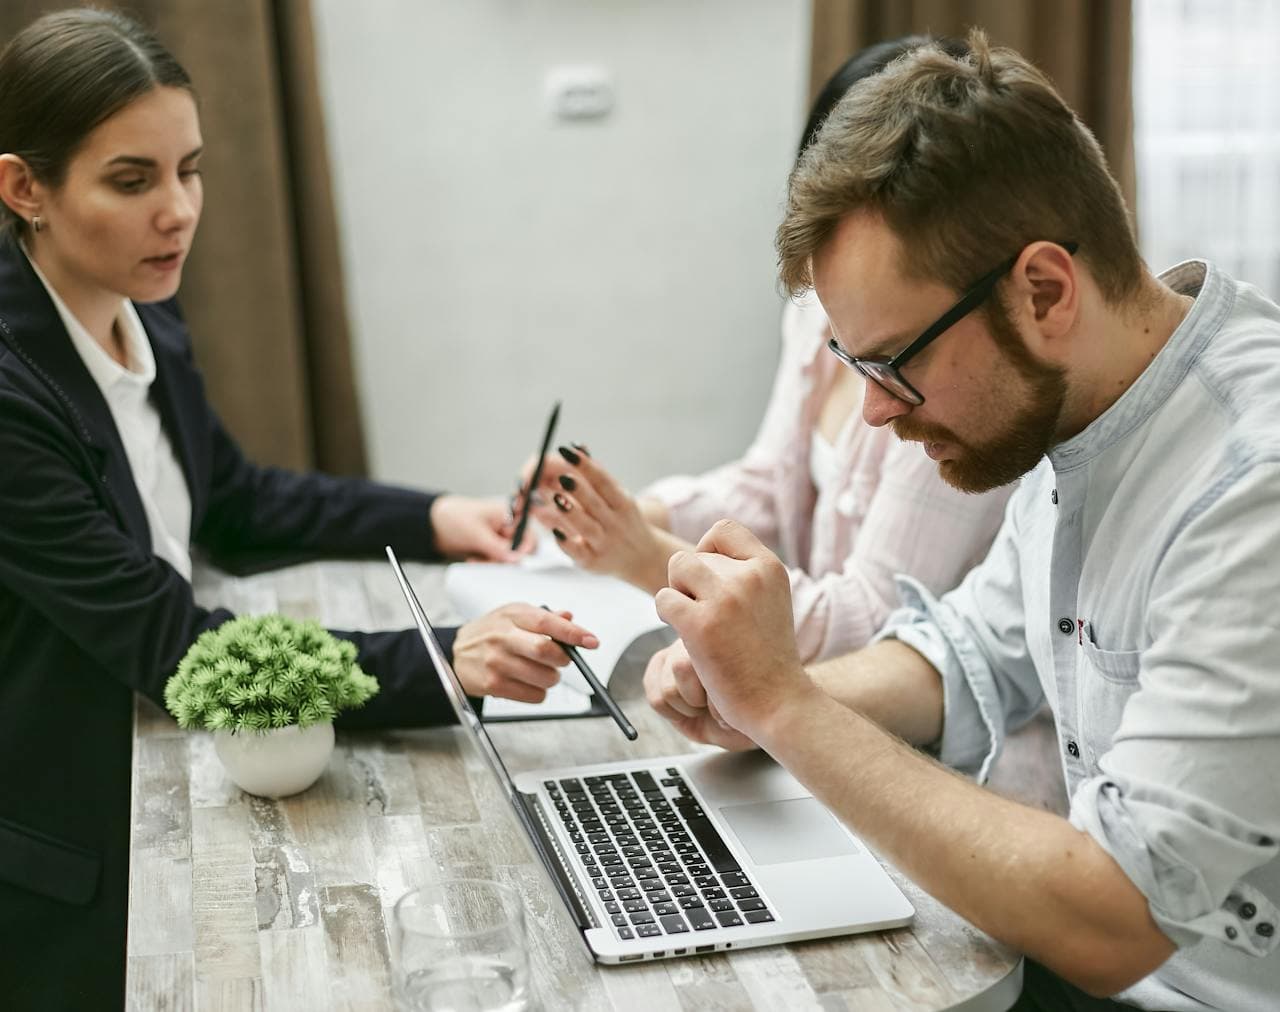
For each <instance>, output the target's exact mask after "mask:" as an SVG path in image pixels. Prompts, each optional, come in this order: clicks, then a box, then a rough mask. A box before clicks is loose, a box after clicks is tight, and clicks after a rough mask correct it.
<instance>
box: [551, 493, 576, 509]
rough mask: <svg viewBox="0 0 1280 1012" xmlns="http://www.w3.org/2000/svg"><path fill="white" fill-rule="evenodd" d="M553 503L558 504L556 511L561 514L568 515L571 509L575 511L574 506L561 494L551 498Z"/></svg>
mask: <svg viewBox="0 0 1280 1012" xmlns="http://www.w3.org/2000/svg"><path fill="white" fill-rule="evenodd" d="M551 501H552V502H554V503H555V504H556V509H558V510H559V511H560V512H561V513H568V512H569V511H570V510H571V509H573V504H572V503H571V502H569V500H568V499H566V498H565V497H564V496H562V495H561V494H560V493H559V492H557V493H556V494H555V495H553V496H552V497H551Z"/></svg>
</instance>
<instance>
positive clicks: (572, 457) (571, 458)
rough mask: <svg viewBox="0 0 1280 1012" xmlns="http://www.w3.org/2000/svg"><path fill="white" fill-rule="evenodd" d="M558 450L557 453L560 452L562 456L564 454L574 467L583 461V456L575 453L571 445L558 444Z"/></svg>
mask: <svg viewBox="0 0 1280 1012" xmlns="http://www.w3.org/2000/svg"><path fill="white" fill-rule="evenodd" d="M556 452H557V453H559V454H560V456H562V457H563V458H564V459H565V460H567V461H568V462H569V463H570V464H572V465H573V466H574V467H577V466H578V465H579V464H581V463H582V458H581V457H579V456H578V455H577V454H576V453H574V452H573V451H572V450H571V449H569V447H567V446H557V447H556Z"/></svg>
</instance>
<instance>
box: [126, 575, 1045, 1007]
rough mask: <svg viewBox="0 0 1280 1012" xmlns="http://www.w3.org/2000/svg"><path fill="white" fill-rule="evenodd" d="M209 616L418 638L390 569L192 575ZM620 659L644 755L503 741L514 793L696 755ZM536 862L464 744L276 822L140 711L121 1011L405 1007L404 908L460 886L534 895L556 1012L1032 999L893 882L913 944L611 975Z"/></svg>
mask: <svg viewBox="0 0 1280 1012" xmlns="http://www.w3.org/2000/svg"><path fill="white" fill-rule="evenodd" d="M406 568H407V570H408V573H409V577H410V579H411V580H412V581H413V583H414V586H415V587H416V588H417V590H418V593H419V595H420V596H421V598H422V600H423V602H424V605H425V606H426V607H427V608H428V610H429V611H430V612H431V613H432V619H433V620H435V619H436V618H439V619H440V620H441V621H443V622H448V621H450V620H451V619H454V618H455V616H451V615H450V614H449V611H448V606H447V604H446V603H445V596H444V589H443V570H442V569H441V568H440V567H433V566H421V565H411V566H408V567H406ZM196 596H197V598H198V599H199V600H201V601H202V602H204V603H206V604H207V603H212V602H215V601H216V602H219V603H222V604H225V605H227V606H229V607H231V608H232V609H233V610H235V611H237V612H249V611H258V612H263V611H280V612H282V613H284V614H288V615H293V616H296V617H315V618H318V619H320V620H321V621H326V622H329V623H330V624H332V625H335V626H340V627H343V628H348V629H351V628H367V629H378V628H400V627H404V626H405V625H406V624H407V617H408V616H407V610H406V607H405V604H404V601H403V599H402V598H401V597H400V592H399V589H398V587H397V586H396V584H395V579H394V577H393V575H392V573H391V571H390V569H389V567H387V566H386V565H385V564H380V563H324V564H317V565H308V566H298V567H294V568H291V569H285V570H280V571H278V572H275V573H269V574H263V575H261V576H256V577H251V578H244V579H234V578H230V577H227V576H224V575H221V574H217V573H212V572H208V571H205V572H197V576H196ZM627 660H631V661H632V663H629V664H625V665H622V666H620V670H619V672H618V673H617V674H615V678H614V682H613V685H614V687H615V688H617V689H618V696H619V698H620V699H621V700H622V701H623V704H624V705H625V706H626V708H627V712H628V715H629V716H630V717H631V719H632V720H633V721H634V722H635V724H636V726H637V728H638V729H639V730H640V732H641V733H640V738H639V740H638V741H636V742H627V741H626V739H625V738H623V736H622V735H621V734H620V733H619V732H618V730H617V728H616V727H615V726H614V724H613V723H612V721H609V720H607V719H587V720H581V719H579V720H572V721H545V722H524V723H520V724H507V725H497V726H493V728H492V733H493V737H494V739H495V741H496V743H497V745H498V748H499V749H500V750H501V752H502V754H503V757H504V759H505V760H506V763H507V765H508V766H509V768H510V769H511V770H512V772H513V773H514V772H519V771H521V770H529V769H536V768H540V767H546V766H548V765H562V764H573V763H579V762H582V763H586V762H592V761H601V760H607V759H624V758H628V757H645V756H660V755H670V754H673V753H683V752H688V751H690V750H691V747H690V744H689V743H688V742H687V741H685V740H684V739H683V738H681V737H680V736H679V735H678V734H677V733H676V732H675V731H673V730H672V729H670V728H669V726H668V725H667V724H666V723H665V722H664V721H662V720H661V719H660V718H658V717H657V716H656V715H655V714H653V713H652V712H651V711H650V710H649V708H648V707H647V706H646V705H645V703H644V699H643V695H642V693H641V691H640V687H639V681H640V674H641V673H642V670H643V663H642V661H639V662H637V661H636V659H635V658H624V662H625V661H627ZM623 667H625V670H623V669H622V668H623ZM628 703H629V705H627V704H628ZM535 862H536V859H535V857H534V855H533V852H532V851H531V850H530V849H529V847H528V846H526V844H525V840H524V837H523V836H522V834H521V833H520V830H519V828H518V824H517V823H516V820H515V818H514V816H513V815H512V814H511V811H510V809H509V808H508V806H507V804H506V802H505V800H504V798H503V796H502V794H501V792H500V789H499V787H498V784H497V782H496V781H495V780H494V778H493V776H492V774H491V773H490V771H489V769H488V767H487V766H486V765H484V762H483V760H482V759H481V757H480V755H479V754H478V752H476V751H475V749H474V748H473V747H472V746H471V745H470V743H469V741H468V740H467V739H466V738H465V737H464V736H463V735H462V733H461V732H460V731H459V730H458V729H456V728H440V729H435V730H428V731H387V732H378V733H373V732H365V733H345V734H339V736H338V743H337V747H336V749H335V751H334V755H333V759H332V761H331V763H330V765H329V768H328V770H327V772H326V773H325V774H324V776H322V777H321V779H320V781H319V782H318V783H317V784H316V785H315V786H313V787H312V788H311V789H310V790H308V791H305V792H304V793H303V794H301V795H298V796H296V797H292V798H286V799H283V800H280V801H268V800H264V799H260V798H254V797H250V796H248V795H245V794H243V793H241V792H240V791H239V790H237V789H236V788H235V787H233V786H232V785H231V783H230V782H229V781H228V780H227V779H226V777H225V775H224V774H223V772H222V767H221V765H220V764H219V762H218V759H217V757H216V756H215V755H214V751H213V742H212V739H211V737H210V736H209V735H208V734H204V733H189V732H184V731H181V730H179V729H178V727H177V725H176V724H175V723H174V722H173V721H172V720H171V719H170V718H169V717H168V715H167V714H165V713H163V712H162V711H161V710H159V709H158V708H157V707H156V706H154V705H153V704H151V703H150V702H148V701H146V700H142V699H139V702H138V706H137V719H136V739H135V743H134V755H133V839H132V846H131V881H130V902H129V950H128V957H129V970H128V1004H129V1007H130V1008H134V1009H148V1010H149V1009H160V1008H163V1009H191V1008H196V1009H200V1010H202V1012H203V1010H214V1009H228V1010H236V1012H239V1010H243V1009H251V1008H264V1009H269V1010H280V1009H299V1010H307V1012H310V1010H318V1009H326V1008H342V1009H346V1008H361V1009H388V1008H391V1007H392V999H391V993H390V976H389V967H388V942H387V934H386V924H387V923H388V921H389V917H390V910H391V907H392V905H393V904H394V903H395V901H396V899H397V898H398V897H399V896H400V895H401V894H403V893H404V892H406V891H407V890H409V889H411V888H413V887H415V886H418V885H420V884H423V883H425V882H429V881H432V880H435V879H439V878H443V877H450V876H457V875H480V876H488V877H493V878H497V879H499V880H502V881H506V882H508V883H511V884H513V885H515V886H516V887H517V888H518V889H519V890H520V892H521V893H522V894H523V896H524V898H525V903H526V915H527V924H528V929H529V931H528V934H529V946H530V959H531V970H532V980H531V985H532V990H533V994H534V997H535V1001H536V1003H537V1004H536V1007H539V1008H542V1009H545V1010H547V1012H552V1010H557V1012H558V1010H560V1009H615V1010H618V1012H623V1010H630V1009H635V1010H643V1012H660V1010H665V1009H684V1010H692V1009H751V1008H755V1009H761V1010H777V1009H786V1010H789V1012H790V1010H797V1009H825V1010H829V1012H830V1010H840V1009H857V1010H880V1009H895V1010H899V1009H913V1010H914V1009H940V1008H960V1009H966V1010H978V1009H993V1010H1003V1009H1006V1008H1008V1007H1009V1005H1010V1004H1012V1002H1013V1000H1014V998H1015V997H1016V995H1017V993H1018V989H1019V987H1020V982H1021V971H1022V964H1021V961H1020V960H1019V958H1018V957H1017V955H1016V954H1015V953H1013V952H1012V951H1011V950H1009V949H1008V948H1006V947H1004V946H1002V945H1000V944H999V943H997V942H995V941H993V940H992V939H991V938H989V937H988V936H986V935H984V934H983V933H982V932H980V931H978V930H977V929H976V928H974V927H973V926H972V925H970V924H969V923H968V922H966V921H964V920H963V919H962V918H960V917H959V916H957V915H956V914H954V913H952V912H951V911H950V910H949V909H947V908H946V907H944V906H942V905H941V904H940V903H938V902H937V901H936V900H934V899H932V898H931V897H929V896H927V895H925V894H924V893H923V892H921V891H920V890H919V889H918V888H916V887H915V886H914V885H913V884H912V883H911V882H910V881H908V880H906V879H904V878H903V877H902V876H901V875H899V874H898V873H897V872H896V871H894V870H893V869H890V872H891V874H893V876H894V879H895V881H897V883H898V884H899V886H901V887H902V889H903V890H904V892H906V894H907V896H908V897H909V898H910V900H911V902H912V903H913V904H914V906H915V908H916V911H917V913H916V919H915V922H914V923H913V925H912V926H911V927H910V928H904V929H898V930H893V931H883V932H878V933H874V934H866V935H856V936H850V937H847V938H843V939H836V940H829V941H818V942H806V943H802V944H795V945H787V946H773V947H769V948H761V949H751V950H744V951H742V952H736V953H732V954H727V955H725V954H720V955H709V956H702V957H696V958H680V959H672V960H665V961H659V962H651V963H644V964H639V965H635V966H626V967H597V966H596V965H595V964H594V963H593V962H592V961H591V960H590V959H589V958H588V956H587V954H586V950H585V948H584V947H583V946H582V944H581V941H580V940H579V938H578V936H577V933H576V929H575V928H574V927H573V924H572V923H571V921H570V919H569V917H568V915H567V914H566V913H565V912H564V911H563V908H562V907H561V905H560V903H559V901H558V899H557V896H556V894H555V891H554V889H553V887H552V886H551V884H550V881H549V880H548V879H547V878H546V876H545V875H544V873H543V871H542V869H541V866H540V865H538V864H536V863H535Z"/></svg>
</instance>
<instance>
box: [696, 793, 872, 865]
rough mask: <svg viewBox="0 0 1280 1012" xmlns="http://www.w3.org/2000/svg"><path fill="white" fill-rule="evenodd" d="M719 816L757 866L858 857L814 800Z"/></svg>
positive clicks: (734, 809) (731, 808)
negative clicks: (849, 856) (726, 823)
mask: <svg viewBox="0 0 1280 1012" xmlns="http://www.w3.org/2000/svg"><path fill="white" fill-rule="evenodd" d="M720 814H721V815H722V816H723V817H724V819H725V821H726V822H728V823H729V826H730V828H732V829H733V831H734V832H735V833H736V834H737V835H738V839H739V840H741V841H742V845H743V846H744V847H746V848H747V853H748V854H750V855H751V860H753V861H754V862H755V863H756V864H785V863H788V862H791V861H816V860H819V859H821V858H824V857H842V856H844V855H846V854H857V853H858V847H857V844H855V843H854V842H853V840H851V839H850V838H849V835H848V834H847V833H846V832H845V831H844V829H843V828H841V826H840V824H839V823H838V822H836V819H835V816H833V815H832V814H831V813H830V812H828V811H827V810H826V809H825V808H823V807H822V805H821V803H820V802H818V801H817V800H815V799H814V798H793V799H792V800H790V801H763V802H760V803H758V804H752V805H728V806H726V807H724V808H721V809H720Z"/></svg>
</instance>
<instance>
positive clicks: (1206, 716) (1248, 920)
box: [1070, 464, 1280, 956]
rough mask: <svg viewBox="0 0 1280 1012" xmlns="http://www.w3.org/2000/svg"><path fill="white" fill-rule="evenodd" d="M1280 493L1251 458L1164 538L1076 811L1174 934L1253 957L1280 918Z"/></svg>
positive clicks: (1270, 474)
mask: <svg viewBox="0 0 1280 1012" xmlns="http://www.w3.org/2000/svg"><path fill="white" fill-rule="evenodd" d="M1277 502H1280V465H1276V464H1266V465H1263V466H1258V467H1253V468H1251V469H1249V471H1248V473H1247V474H1246V475H1245V476H1244V477H1242V478H1241V480H1239V481H1236V482H1233V483H1230V484H1229V486H1228V487H1227V488H1226V491H1223V490H1222V486H1221V485H1220V486H1219V487H1216V488H1213V489H1211V490H1210V491H1209V492H1208V493H1207V494H1206V496H1205V497H1203V499H1202V501H1201V502H1200V503H1199V504H1198V505H1197V510H1196V512H1195V515H1194V516H1193V517H1192V518H1191V519H1189V520H1188V522H1187V523H1186V524H1185V525H1184V526H1183V528H1182V529H1181V531H1180V532H1179V533H1178V535H1177V537H1176V538H1175V539H1174V541H1173V543H1172V544H1171V545H1170V546H1169V548H1168V550H1167V552H1166V553H1165V554H1164V556H1163V557H1162V559H1161V560H1160V563H1159V566H1158V568H1157V569H1156V571H1155V573H1154V574H1153V578H1152V583H1153V586H1152V590H1151V595H1150V599H1149V608H1148V612H1147V627H1146V635H1147V637H1149V641H1150V645H1149V646H1147V647H1145V648H1144V649H1142V650H1141V651H1139V652H1138V662H1137V670H1136V672H1135V677H1136V679H1137V687H1136V691H1134V692H1133V693H1132V695H1130V696H1129V697H1128V699H1127V702H1126V703H1125V706H1124V709H1123V713H1122V715H1121V717H1120V720H1119V724H1118V727H1117V728H1116V731H1115V733H1114V736H1113V738H1112V740H1111V742H1110V747H1109V748H1108V749H1107V750H1106V751H1105V752H1104V753H1103V754H1102V755H1101V756H1100V757H1099V759H1098V764H1097V765H1098V774H1097V775H1096V776H1093V777H1091V778H1090V779H1088V780H1086V781H1084V782H1083V783H1081V784H1080V786H1079V787H1078V788H1077V790H1076V791H1075V793H1074V796H1073V798H1072V802H1071V815H1070V818H1071V822H1072V823H1073V824H1074V825H1075V826H1076V827H1077V828H1079V829H1082V830H1083V831H1085V832H1087V833H1089V835H1090V836H1092V837H1093V838H1094V839H1095V840H1097V841H1098V843H1099V844H1100V845H1101V846H1102V847H1104V848H1105V849H1106V850H1107V851H1108V853H1110V854H1111V856H1112V857H1113V858H1114V859H1115V860H1116V862H1117V863H1118V864H1119V865H1120V867H1121V868H1123V869H1124V871H1125V874H1126V875H1128V876H1129V878H1130V879H1131V880H1132V881H1133V883H1134V884H1135V885H1136V886H1137V887H1138V889H1140V890H1141V891H1142V893H1143V894H1144V895H1145V896H1146V897H1147V900H1148V902H1149V904H1150V908H1151V913H1152V916H1153V917H1154V918H1155V920H1156V922H1157V923H1158V924H1159V926H1160V928H1161V930H1163V931H1164V932H1165V933H1166V934H1167V935H1168V936H1169V937H1170V938H1171V939H1172V940H1173V941H1175V942H1176V943H1178V944H1179V945H1190V944H1193V943H1195V942H1198V941H1200V940H1201V939H1203V938H1212V939H1215V940H1217V941H1218V942H1221V943H1224V944H1226V945H1229V946H1233V947H1235V948H1236V949H1239V950H1242V951H1243V952H1246V953H1250V954H1253V955H1256V956H1265V955H1269V954H1271V953H1272V952H1274V950H1275V947H1276V944H1277V938H1276V931H1277V928H1280V910H1277V906H1276V901H1277V899H1280V875H1278V874H1277V866H1276V864H1275V863H1273V862H1275V859H1276V857H1277V853H1280V844H1278V843H1277V841H1278V840H1280V622H1277V620H1276V602H1277V601H1280V566H1278V565H1277V559H1280V525H1277V523H1276V514H1275V504H1276V503H1277ZM1085 688H1086V689H1087V688H1088V686H1086V687H1085Z"/></svg>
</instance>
